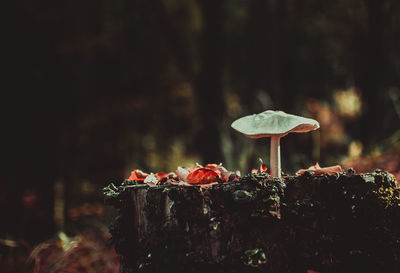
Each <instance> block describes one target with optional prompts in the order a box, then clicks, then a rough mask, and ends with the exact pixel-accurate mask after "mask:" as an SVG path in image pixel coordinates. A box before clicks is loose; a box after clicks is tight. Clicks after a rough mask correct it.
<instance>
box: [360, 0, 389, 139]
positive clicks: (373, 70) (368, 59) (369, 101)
mask: <svg viewBox="0 0 400 273" xmlns="http://www.w3.org/2000/svg"><path fill="white" fill-rule="evenodd" d="M366 3H367V10H368V22H367V27H368V28H367V33H365V36H364V37H359V36H358V35H357V36H356V37H358V41H356V43H357V44H358V47H359V52H360V53H359V55H358V60H357V61H356V62H357V65H356V69H357V70H358V71H356V85H358V86H360V88H361V91H362V94H363V103H364V106H363V117H362V130H361V137H362V138H364V141H365V143H366V144H367V145H368V146H371V145H372V144H374V141H376V140H377V136H379V135H380V133H379V129H377V128H376V125H377V124H381V122H382V119H383V117H384V115H383V109H385V106H384V105H382V101H383V94H382V92H383V90H382V84H381V79H382V65H383V51H382V49H383V31H384V26H383V10H382V9H383V1H381V0H368V1H366ZM360 38H361V39H360ZM356 39H357V38H356ZM378 138H379V137H378Z"/></svg>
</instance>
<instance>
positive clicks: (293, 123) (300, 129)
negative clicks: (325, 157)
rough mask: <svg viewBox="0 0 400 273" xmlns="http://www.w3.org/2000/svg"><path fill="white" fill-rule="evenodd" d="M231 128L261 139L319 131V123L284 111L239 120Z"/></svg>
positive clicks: (269, 112)
mask: <svg viewBox="0 0 400 273" xmlns="http://www.w3.org/2000/svg"><path fill="white" fill-rule="evenodd" d="M231 126H232V128H233V129H235V130H237V131H239V132H240V133H242V134H244V135H246V136H248V137H250V138H261V137H269V136H273V135H281V136H285V135H287V134H289V133H305V132H309V131H312V130H315V129H318V128H319V123H318V121H316V120H314V119H310V118H303V117H300V116H296V115H291V114H287V113H285V112H283V111H273V110H267V111H265V112H262V113H259V114H253V115H249V116H245V117H242V118H240V119H237V120H235V121H234V122H233V123H232V125H231Z"/></svg>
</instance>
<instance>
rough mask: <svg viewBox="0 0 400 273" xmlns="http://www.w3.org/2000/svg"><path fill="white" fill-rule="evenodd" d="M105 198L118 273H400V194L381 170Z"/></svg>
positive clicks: (130, 187)
mask: <svg viewBox="0 0 400 273" xmlns="http://www.w3.org/2000/svg"><path fill="white" fill-rule="evenodd" d="M105 194H106V203H107V204H110V205H113V206H115V207H117V208H118V211H119V212H118V213H119V214H118V216H117V218H116V219H115V221H114V223H113V224H112V225H111V227H110V231H111V234H112V235H113V239H112V240H113V243H114V244H115V248H116V250H117V252H118V253H119V254H120V255H121V269H120V272H121V273H127V272H152V273H157V272H174V273H178V272H185V273H187V272H207V271H209V272H240V273H244V272H274V273H278V272H306V270H308V269H311V270H315V271H318V272H399V271H400V240H399V238H400V217H399V216H400V189H399V188H398V186H397V183H396V181H395V180H394V178H393V176H392V175H390V174H388V173H386V172H383V171H375V172H373V173H368V174H353V173H346V174H340V175H338V174H337V175H325V176H314V175H312V174H311V173H308V172H306V173H305V174H304V175H302V176H296V177H289V176H285V177H282V178H281V179H271V178H269V177H268V175H266V174H264V175H263V174H261V175H248V176H245V177H243V178H241V179H240V181H239V182H232V183H221V184H217V185H214V186H213V187H212V188H208V189H201V188H200V187H198V186H192V187H183V186H182V187H178V186H171V185H161V186H156V187H148V186H147V185H143V184H135V183H132V182H127V181H125V182H124V183H122V184H121V186H119V187H115V186H114V185H113V184H110V185H109V186H108V187H106V188H105Z"/></svg>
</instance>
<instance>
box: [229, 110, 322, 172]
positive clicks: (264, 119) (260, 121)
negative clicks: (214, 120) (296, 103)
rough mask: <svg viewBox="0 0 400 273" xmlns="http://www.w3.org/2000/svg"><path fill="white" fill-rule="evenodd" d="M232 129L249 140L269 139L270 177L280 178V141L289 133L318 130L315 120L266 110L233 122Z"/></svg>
mask: <svg viewBox="0 0 400 273" xmlns="http://www.w3.org/2000/svg"><path fill="white" fill-rule="evenodd" d="M231 126H232V128H233V129H235V130H237V131H239V132H240V133H242V134H244V135H246V136H247V137H249V138H261V137H271V150H270V168H271V175H272V177H281V151H280V139H281V137H284V136H286V135H287V134H289V133H305V132H309V131H312V130H315V129H318V128H319V123H318V121H316V120H313V119H309V118H303V117H300V116H296V115H291V114H287V113H285V112H282V111H272V110H268V111H265V112H262V113H259V114H254V115H250V116H245V117H242V118H240V119H237V120H235V121H234V122H233V123H232V125H231Z"/></svg>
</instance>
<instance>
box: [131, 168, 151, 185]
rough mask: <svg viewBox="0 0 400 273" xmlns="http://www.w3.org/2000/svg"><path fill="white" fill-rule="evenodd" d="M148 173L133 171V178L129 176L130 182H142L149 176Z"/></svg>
mask: <svg viewBox="0 0 400 273" xmlns="http://www.w3.org/2000/svg"><path fill="white" fill-rule="evenodd" d="M148 175H149V174H148V173H145V172H142V171H141V170H137V169H136V170H133V171H132V172H131V176H129V178H128V180H135V181H137V182H142V183H143V181H144V179H145V178H146V177H147V176H148Z"/></svg>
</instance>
